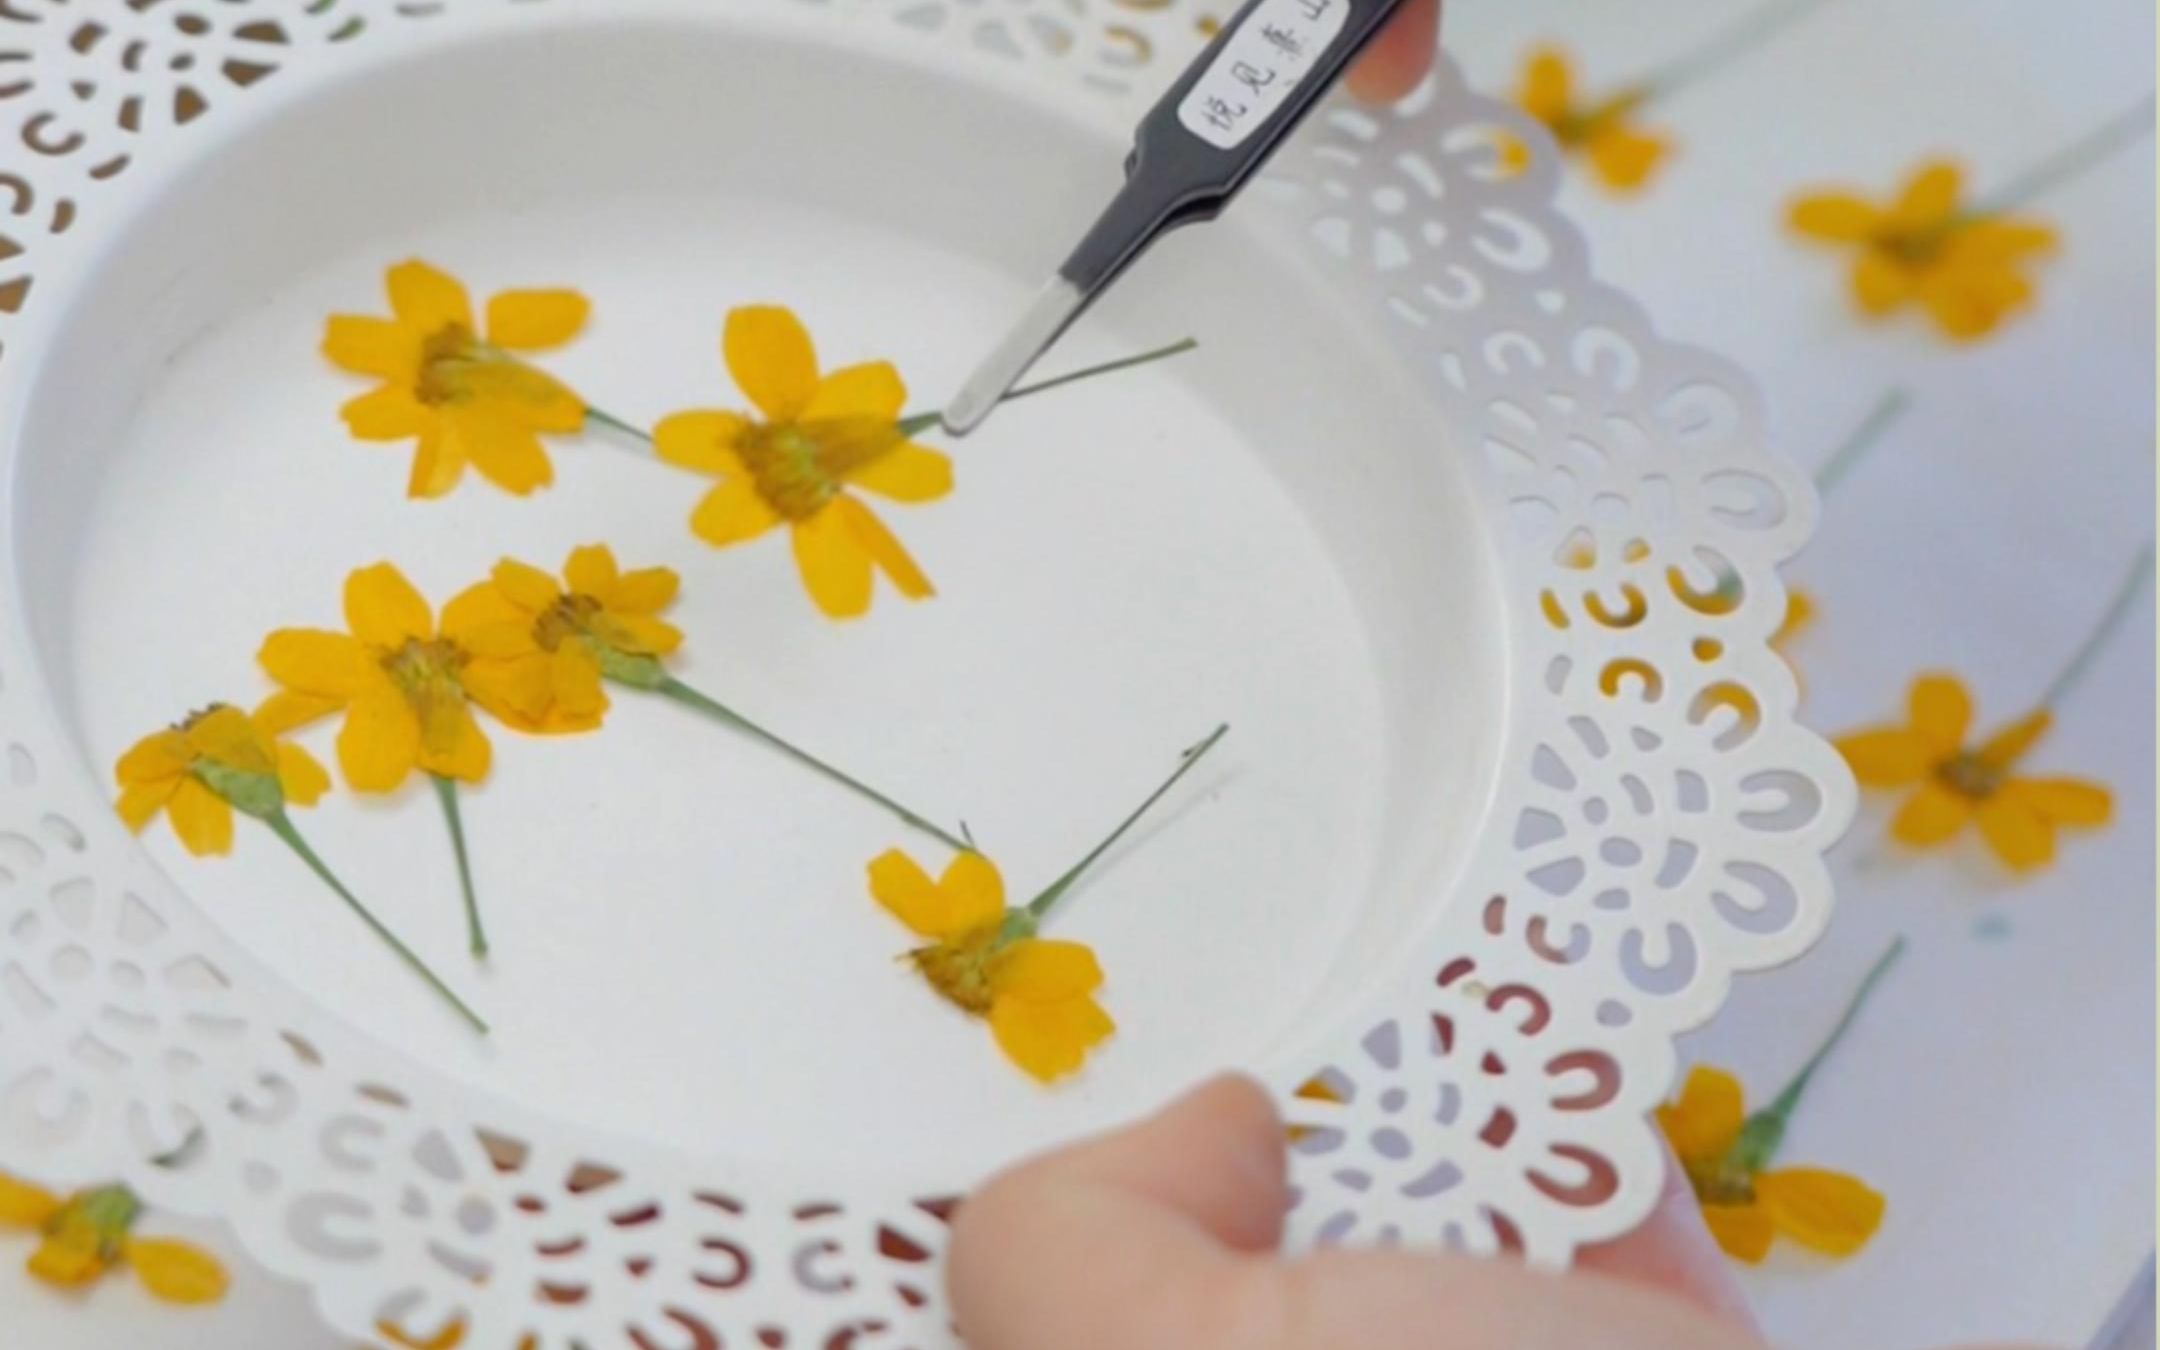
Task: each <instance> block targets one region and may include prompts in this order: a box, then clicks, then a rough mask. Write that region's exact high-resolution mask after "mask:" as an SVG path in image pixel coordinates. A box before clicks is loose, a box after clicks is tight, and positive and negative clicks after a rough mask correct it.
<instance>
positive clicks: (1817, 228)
mask: <svg viewBox="0 0 2160 1350" xmlns="http://www.w3.org/2000/svg"><path fill="white" fill-rule="evenodd" d="M2152 116H2153V109H2152V100H2151V98H2149V97H2148V98H2147V99H2146V100H2145V101H2144V102H2143V103H2141V104H2140V105H2139V106H2138V107H2136V108H2132V109H2130V110H2129V111H2128V112H2127V113H2125V114H2123V115H2122V116H2120V117H2117V118H2115V119H2114V120H2112V121H2110V122H2109V123H2107V124H2106V125H2105V126H2102V127H2101V128H2099V129H2098V130H2097V131H2095V132H2094V133H2093V134H2091V135H2089V136H2087V137H2085V138H2084V139H2083V140H2081V141H2079V142H2077V143H2076V144H2074V145H2071V146H2069V147H2068V148H2066V149H2064V150H2063V151H2061V152H2060V153H2058V154H2056V155H2054V156H2052V157H2050V158H2049V159H2048V160H2047V161H2045V162H2044V163H2042V164H2039V165H2037V166H2036V167H2034V168H2033V169H2032V170H2030V171H2029V172H2027V173H2025V174H2023V175H2020V176H2019V177H2018V178H2016V179H2015V180H2013V181H2012V182H2011V183H2010V184H2009V185H2008V186H2006V187H2004V188H2003V189H2002V190H2001V191H1999V192H1996V193H1994V194H1992V195H1990V196H1988V197H1986V198H1984V199H1982V200H1981V201H1979V202H1975V203H1967V202H1965V201H1964V200H1963V198H1964V171H1963V170H1962V169H1961V168H1960V167H1959V166H1958V165H1957V164H1956V163H1955V162H1954V161H1951V160H1947V159H1932V160H1928V161H1926V162H1924V163H1922V164H1921V165H1920V166H1919V167H1918V168H1917V169H1915V170H1914V171H1913V173H1912V174H1911V175H1910V176H1909V177H1908V178H1907V179H1906V181H1905V183H1904V185H1903V186H1902V187H1901V188H1899V190H1898V191H1897V193H1896V194H1895V195H1894V196H1892V197H1891V198H1890V199H1889V200H1888V201H1887V202H1882V203H1878V202H1875V201H1872V200H1870V199H1869V198H1868V197H1867V196H1865V195H1863V194H1861V193H1858V192H1855V191H1851V190H1849V189H1841V188H1840V189H1827V190H1821V191H1816V192H1811V193H1808V194H1805V195H1803V196H1801V197H1799V198H1798V199H1796V200H1795V201H1794V202H1793V204H1792V207H1791V210H1790V214H1789V222H1790V225H1791V227H1792V229H1793V231H1794V233H1796V234H1798V235H1799V236H1801V237H1802V238H1804V239H1807V240H1809V241H1811V242H1814V243H1818V244H1824V245H1827V246H1830V247H1833V248H1841V249H1848V250H1850V251H1851V253H1852V271H1851V279H1850V286H1851V291H1852V298H1853V303H1854V304H1855V306H1856V307H1857V308H1858V309H1859V310H1860V312H1861V313H1862V314H1863V315H1865V316H1866V317H1868V318H1871V319H1875V318H1883V317H1886V316H1888V315H1891V314H1895V313H1898V312H1900V311H1902V310H1905V309H1909V308H1912V307H1914V306H1918V307H1919V308H1920V309H1921V310H1923V311H1924V312H1925V313H1926V314H1927V316H1928V317H1929V318H1930V319H1931V320H1933V321H1934V324H1935V327H1936V329H1937V331H1938V332H1940V333H1941V334H1942V335H1943V336H1944V337H1947V338H1949V339H1951V340H1952V341H1956V342H1973V341H1977V340H1979V339H1981V338H1985V337H1987V336H1989V335H1990V334H1992V333H1994V332H1995V331H1996V330H1997V329H1999V328H2000V327H2001V326H2002V324H2003V323H2004V321H2005V320H2007V319H2009V318H2010V317H2011V316H2013V315H2015V314H2017V313H2018V312H2020V311H2021V310H2023V309H2025V308H2026V307H2027V306H2029V305H2030V304H2031V303H2032V299H2033V283H2032V281H2031V279H2030V278H2029V277H2028V276H2027V275H2026V270H2027V268H2028V266H2029V265H2030V264H2031V263H2032V262H2034V261H2036V260H2038V259H2040V258H2043V257H2046V256H2047V255H2049V254H2051V253H2053V252H2054V251H2055V248H2056V245H2057V243H2058V239H2057V235H2056V232H2055V230H2054V229H2053V227H2051V226H2048V225H2045V224H2043V223H2041V222H2039V221H2037V220H2029V219H2024V218H2021V217H2019V216H2017V215H2016V214H2015V212H2017V211H2018V209H2019V208H2021V207H2023V206H2025V205H2026V204H2028V203H2029V202H2031V201H2032V200H2033V199H2034V198H2036V197H2038V196H2040V195H2042V194H2043V193H2045V192H2047V191H2048V190H2049V189H2051V188H2053V187H2055V186H2057V185H2058V184H2060V183H2062V182H2063V181H2064V180H2066V179H2068V178H2070V177H2072V176H2073V175H2075V174H2077V173H2080V172H2082V171H2083V170H2085V169H2087V168H2089V167H2091V166H2092V165H2093V164H2095V163H2096V162H2098V161H2099V160H2101V159H2103V158H2105V157H2106V156H2108V155H2109V154H2112V153H2113V152H2114V151H2115V150H2117V149H2119V148H2120V147H2121V146H2123V145H2124V144H2126V143H2127V142H2128V141H2130V140H2131V139H2133V138H2135V137H2140V136H2143V135H2145V134H2146V133H2147V132H2148V131H2150V130H2151V127H2152Z"/></svg>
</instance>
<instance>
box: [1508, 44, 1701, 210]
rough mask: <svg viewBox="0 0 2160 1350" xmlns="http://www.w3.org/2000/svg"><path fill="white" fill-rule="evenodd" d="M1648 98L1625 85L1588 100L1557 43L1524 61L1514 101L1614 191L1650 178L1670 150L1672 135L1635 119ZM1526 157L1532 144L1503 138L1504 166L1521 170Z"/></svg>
mask: <svg viewBox="0 0 2160 1350" xmlns="http://www.w3.org/2000/svg"><path fill="white" fill-rule="evenodd" d="M1648 97H1649V91H1648V90H1646V89H1624V90H1622V91H1621V92H1620V93H1618V94H1615V95H1614V96H1612V97H1611V98H1608V99H1604V100H1602V101H1598V102H1594V103H1593V102H1586V101H1584V100H1582V98H1581V96H1580V95H1579V94H1578V93H1577V92H1576V89H1575V73H1574V70H1573V68H1572V67H1571V66H1570V65H1569V63H1568V58H1567V54H1566V53H1565V52H1562V51H1561V50H1560V49H1559V48H1557V47H1540V48H1538V49H1537V50H1535V51H1533V52H1532V53H1531V54H1530V59H1529V60H1528V61H1526V62H1524V64H1523V72H1522V81H1521V83H1520V85H1519V86H1518V87H1517V89H1516V93H1515V102H1516V104H1517V106H1519V107H1521V108H1522V110H1523V111H1524V112H1526V113H1528V114H1530V115H1531V116H1532V117H1534V118H1536V119H1537V120H1538V121H1539V122H1541V123H1543V124H1544V125H1545V129H1546V130H1548V131H1550V132H1551V133H1552V135H1553V139H1554V140H1555V141H1558V142H1559V144H1560V149H1561V150H1562V151H1563V152H1565V153H1567V154H1571V155H1574V154H1580V155H1581V156H1583V157H1584V158H1585V159H1587V160H1588V161H1589V163H1590V168H1591V170H1592V171H1593V172H1594V173H1595V174H1596V175H1597V177H1598V181H1599V182H1601V183H1603V184H1604V185H1605V186H1606V187H1608V188H1610V189H1612V190H1613V191H1615V192H1633V191H1635V190H1637V189H1639V188H1641V187H1643V186H1644V185H1646V184H1647V183H1648V182H1649V181H1650V176H1651V175H1652V174H1654V173H1655V172H1657V169H1658V166H1659V165H1660V164H1662V163H1663V162H1664V160H1665V157H1666V156H1667V155H1668V154H1669V153H1670V152H1671V150H1672V142H1671V141H1670V140H1668V139H1667V138H1666V137H1664V136H1661V135H1659V134H1657V133H1655V132H1650V131H1645V130H1643V129H1641V128H1640V127H1639V126H1638V125H1637V124H1636V122H1635V120H1634V118H1635V112H1636V110H1637V109H1638V108H1640V107H1641V106H1642V104H1643V102H1644V101H1645V100H1646V99H1647V98H1648ZM1528 156H1529V150H1528V148H1527V147H1525V146H1524V145H1522V143H1521V142H1519V141H1516V140H1514V139H1513V138H1512V137H1511V138H1509V139H1508V140H1506V141H1504V142H1503V143H1502V146H1501V157H1502V162H1503V163H1504V164H1505V165H1507V166H1509V167H1513V168H1517V169H1519V168H1520V167H1521V166H1522V165H1523V164H1524V163H1525V162H1526V161H1527V159H1528Z"/></svg>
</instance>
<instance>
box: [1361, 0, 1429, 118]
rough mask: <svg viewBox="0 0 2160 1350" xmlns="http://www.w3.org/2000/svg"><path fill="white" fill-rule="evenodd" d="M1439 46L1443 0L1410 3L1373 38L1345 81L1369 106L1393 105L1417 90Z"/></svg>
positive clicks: (1417, 0) (1409, 1) (1411, 0)
mask: <svg viewBox="0 0 2160 1350" xmlns="http://www.w3.org/2000/svg"><path fill="white" fill-rule="evenodd" d="M1439 43H1440V0H1408V3H1406V4H1404V5H1403V7H1402V8H1401V9H1399V10H1397V11H1396V12H1395V13H1394V15H1393V16H1392V17H1390V18H1389V19H1388V21H1387V26H1386V27H1384V28H1382V29H1381V30H1380V31H1379V32H1378V33H1377V34H1375V35H1374V37H1373V40H1372V42H1371V44H1370V45H1369V46H1367V47H1366V48H1365V50H1364V51H1362V52H1359V53H1358V59H1357V60H1356V61H1355V62H1354V63H1352V65H1351V67H1350V73H1349V75H1348V76H1346V77H1345V79H1346V80H1347V81H1348V83H1349V85H1350V92H1351V93H1353V94H1355V95H1357V96H1358V97H1359V98H1362V99H1364V100H1366V101H1367V102H1370V103H1393V102H1394V101H1395V100H1396V99H1399V98H1401V97H1402V96H1403V95H1405V94H1407V93H1409V92H1410V91H1411V90H1413V89H1415V88H1417V87H1418V82H1419V81H1420V80H1422V79H1424V78H1425V75H1426V72H1427V71H1430V70H1431V69H1432V63H1433V53H1434V52H1435V51H1437V50H1438V49H1439Z"/></svg>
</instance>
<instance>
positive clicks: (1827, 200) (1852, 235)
mask: <svg viewBox="0 0 2160 1350" xmlns="http://www.w3.org/2000/svg"><path fill="white" fill-rule="evenodd" d="M1882 220H1883V215H1882V212H1881V211H1879V210H1877V209H1876V208H1875V205H1874V203H1872V202H1870V201H1868V200H1867V199H1866V198H1864V197H1858V196H1855V195H1853V194H1852V193H1850V192H1817V193H1811V194H1810V195H1808V196H1805V197H1802V198H1799V199H1798V200H1797V201H1795V202H1794V203H1793V204H1792V208H1791V211H1790V214H1789V215H1788V216H1787V222H1788V223H1789V224H1790V225H1791V226H1792V229H1793V232H1794V233H1795V234H1799V235H1803V236H1805V237H1807V238H1809V239H1815V240H1819V241H1821V242H1823V243H1826V244H1852V243H1858V242H1860V241H1861V240H1864V239H1866V238H1867V237H1868V236H1870V235H1872V234H1873V233H1874V232H1875V231H1876V229H1877V228H1878V227H1880V226H1881V224H1882Z"/></svg>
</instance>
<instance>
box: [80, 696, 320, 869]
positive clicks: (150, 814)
mask: <svg viewBox="0 0 2160 1350" xmlns="http://www.w3.org/2000/svg"><path fill="white" fill-rule="evenodd" d="M294 712H295V709H294V705H293V704H292V703H291V702H290V701H288V700H283V699H275V698H273V699H271V700H269V701H268V702H266V703H264V704H263V705H262V706H261V707H259V708H257V709H256V710H255V712H254V713H253V714H252V715H250V714H248V713H243V712H241V711H240V710H239V709H238V708H235V707H233V706H232V705H230V704H226V703H213V704H211V705H210V706H209V707H207V708H204V709H203V710H201V711H200V712H196V713H192V714H190V715H189V716H188V717H187V719H186V720H185V721H182V722H180V723H178V724H176V725H174V726H170V727H167V728H166V729H165V730H163V731H156V732H152V733H151V734H150V735H148V736H145V737H143V738H142V739H141V740H139V741H137V742H136V743H135V744H134V746H133V747H132V748H130V749H129V750H128V752H127V753H126V754H124V755H122V756H121V757H120V762H119V763H118V764H117V765H115V766H114V770H113V772H114V774H115V775H116V776H117V777H118V778H119V780H120V800H119V802H118V808H119V811H120V818H121V819H122V820H124V821H126V822H127V826H128V828H129V829H131V830H134V831H135V832H136V833H138V834H140V833H141V832H142V830H143V828H144V827H145V826H147V825H149V823H150V822H151V821H153V820H155V819H156V818H157V815H158V813H159V812H160V811H162V812H164V813H165V815H166V818H167V819H169V820H170V821H171V822H172V827H173V833H174V834H175V835H178V836H179V839H180V842H181V843H182V844H183V845H185V846H186V848H187V851H188V852H190V853H192V854H194V855H195V856H197V857H205V856H209V855H221V854H225V853H229V852H231V851H232V835H233V806H234V801H235V798H238V799H239V800H240V802H241V805H242V809H244V810H247V811H248V813H249V814H250V815H262V814H264V812H265V811H275V810H278V809H281V808H282V807H283V806H284V805H285V804H286V803H288V802H289V803H292V804H294V805H297V806H313V805H314V804H315V803H316V802H317V801H318V800H320V799H321V797H322V794H323V793H324V792H325V791H327V790H328V789H329V787H330V775H329V774H327V773H325V772H324V771H323V767H322V765H321V764H319V763H317V762H316V760H315V757H314V756H313V755H311V754H309V753H308V752H307V750H306V749H305V748H303V747H302V746H300V745H298V744H296V743H294V742H292V741H289V740H283V739H281V737H282V735H283V733H284V732H286V731H288V730H290V729H291V726H292V722H291V720H290V719H291V717H292V716H293V715H294Z"/></svg>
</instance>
